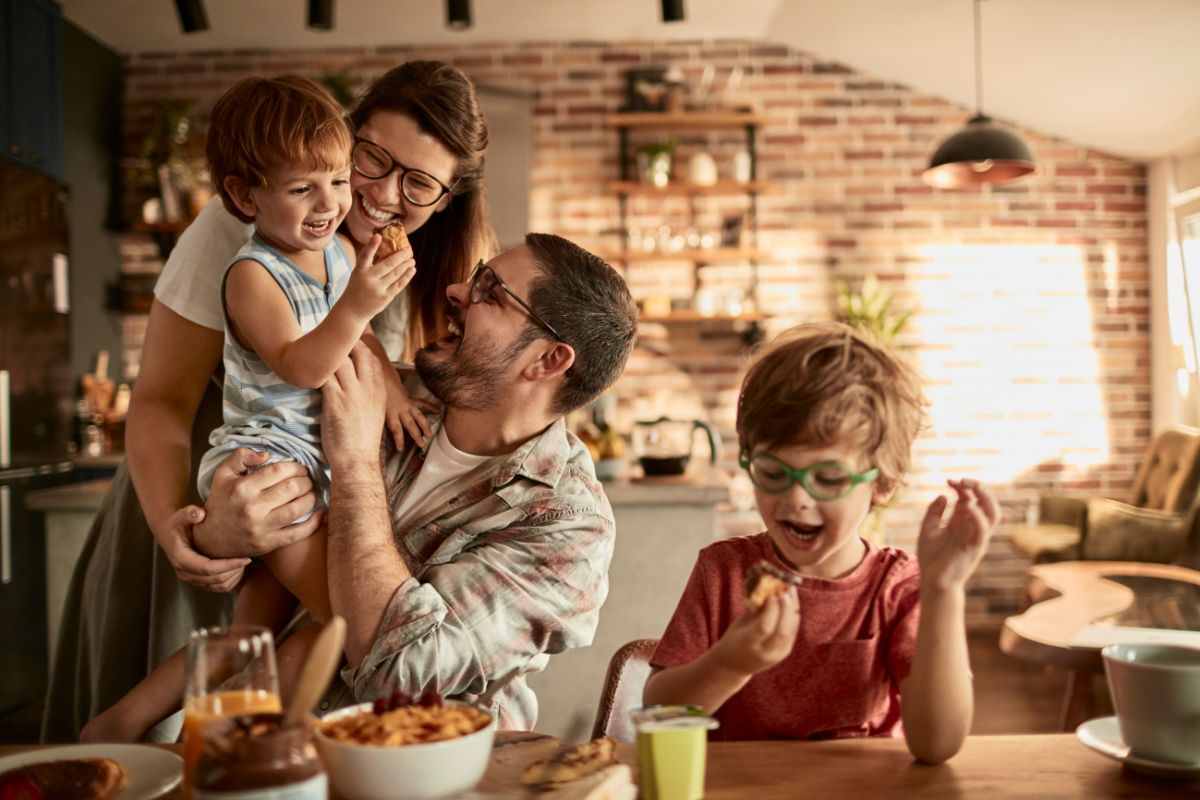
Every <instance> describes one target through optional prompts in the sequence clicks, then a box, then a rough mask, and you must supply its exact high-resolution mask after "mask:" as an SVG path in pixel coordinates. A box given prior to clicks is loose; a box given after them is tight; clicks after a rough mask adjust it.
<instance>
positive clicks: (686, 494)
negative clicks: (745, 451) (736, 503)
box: [604, 470, 729, 508]
mask: <svg viewBox="0 0 1200 800" xmlns="http://www.w3.org/2000/svg"><path fill="white" fill-rule="evenodd" d="M604 493H605V494H606V495H608V502H610V503H612V505H613V507H614V508H616V507H618V506H657V505H675V506H712V505H716V504H718V503H723V502H724V501H726V500H728V499H729V478H727V477H726V476H725V475H724V474H723V473H720V472H717V471H715V470H704V471H699V472H697V473H694V474H688V475H681V476H678V477H664V478H634V479H632V480H629V479H623V480H616V481H606V482H605V483H604Z"/></svg>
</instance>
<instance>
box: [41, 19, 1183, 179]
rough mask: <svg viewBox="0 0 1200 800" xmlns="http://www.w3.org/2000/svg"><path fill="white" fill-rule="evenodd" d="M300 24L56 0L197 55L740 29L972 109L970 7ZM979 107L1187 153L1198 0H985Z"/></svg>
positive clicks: (99, 28) (164, 46)
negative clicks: (193, 20)
mask: <svg viewBox="0 0 1200 800" xmlns="http://www.w3.org/2000/svg"><path fill="white" fill-rule="evenodd" d="M335 2H336V19H335V22H336V30H334V31H331V32H315V31H309V30H307V29H306V28H305V26H304V21H305V20H304V16H305V8H306V3H305V2H304V0H206V2H205V5H206V8H207V9H208V17H209V22H210V24H211V30H209V31H206V32H202V33H196V34H190V35H184V34H182V33H181V32H180V30H179V24H178V21H177V19H176V17H175V4H174V3H173V2H172V0H60V3H61V5H62V7H63V10H64V12H65V13H66V15H67V17H68V18H69V19H70V20H71V21H72V22H74V23H75V24H77V25H79V26H80V27H81V28H83V29H85V30H87V31H89V32H90V33H92V34H93V35H94V36H95V37H96V38H98V39H100V40H101V41H103V42H105V43H107V44H108V45H109V46H110V47H113V48H114V49H116V50H118V51H120V52H122V53H130V52H137V51H140V50H207V49H227V48H238V47H271V48H275V47H288V48H293V47H331V46H345V45H377V44H391V45H397V44H437V43H458V44H464V43H472V44H478V45H480V46H486V44H487V43H488V42H496V41H525V40H538V41H551V40H578V39H602V40H619V41H629V40H638V39H674V38H684V39H701V38H705V39H707V38H752V39H764V40H768V41H773V42H780V43H783V44H788V45H791V46H793V47H796V48H798V49H801V50H805V51H807V52H810V53H813V54H815V55H818V56H821V57H822V58H827V59H829V60H833V61H840V62H842V63H844V64H846V65H848V66H850V67H853V68H854V69H856V70H858V71H861V72H864V73H868V74H871V75H875V76H878V77H881V78H885V79H887V80H890V81H896V82H899V83H904V84H908V85H909V86H911V87H913V88H914V89H917V90H919V91H923V92H927V93H929V94H933V95H938V96H941V97H945V98H948V99H950V100H954V101H956V102H959V103H963V104H964V105H973V103H974V99H973V96H974V78H973V69H972V60H971V59H972V55H971V48H972V41H973V36H972V29H971V25H972V7H971V2H970V0H685V5H686V7H687V16H688V18H687V21H686V22H683V23H674V24H663V23H662V22H660V21H659V17H658V13H659V12H658V8H659V3H658V0H473V6H474V15H475V25H474V27H473V28H472V29H470V30H468V31H464V32H456V31H450V30H447V29H446V28H445V25H444V22H445V16H444V15H445V6H444V2H443V0H335ZM983 21H984V25H983V51H984V103H985V110H986V111H988V112H989V113H990V114H992V115H993V116H996V117H1000V118H1003V119H1008V120H1012V121H1015V122H1018V123H1020V124H1023V125H1026V126H1029V127H1031V128H1033V129H1036V130H1038V131H1041V132H1043V133H1046V134H1050V135H1056V136H1062V137H1064V138H1067V139H1069V140H1071V141H1074V142H1078V143H1081V144H1085V145H1088V146H1090V147H1093V148H1096V149H1100V150H1105V151H1109V152H1112V153H1116V154H1119V155H1124V156H1127V157H1133V158H1154V157H1158V156H1163V155H1168V154H1176V153H1181V152H1187V151H1191V150H1194V149H1197V148H1200V41H1198V39H1200V0H986V2H984V4H983Z"/></svg>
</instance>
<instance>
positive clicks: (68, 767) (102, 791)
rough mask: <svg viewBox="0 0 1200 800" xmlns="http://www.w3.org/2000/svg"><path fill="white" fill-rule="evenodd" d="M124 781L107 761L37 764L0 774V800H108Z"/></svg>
mask: <svg viewBox="0 0 1200 800" xmlns="http://www.w3.org/2000/svg"><path fill="white" fill-rule="evenodd" d="M125 779H126V776H125V769H124V768H123V767H122V766H121V765H120V764H118V763H117V762H116V761H113V760H112V759H111V758H71V759H59V760H57V761H41V762H39V763H37V764H29V765H27V766H24V767H19V768H17V769H13V770H9V771H8V772H5V773H4V774H3V775H0V797H5V798H8V797H12V798H16V800H25V799H26V798H28V800H35V799H36V800H109V798H112V797H115V796H116V795H117V793H118V792H120V791H121V788H122V787H123V786H124V785H125Z"/></svg>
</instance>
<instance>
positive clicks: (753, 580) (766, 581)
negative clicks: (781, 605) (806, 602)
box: [746, 561, 800, 609]
mask: <svg viewBox="0 0 1200 800" xmlns="http://www.w3.org/2000/svg"><path fill="white" fill-rule="evenodd" d="M799 584H800V578H799V577H797V576H795V575H792V574H791V573H789V572H787V571H786V570H782V569H780V568H779V567H777V566H775V565H774V564H772V563H770V562H768V561H759V562H758V563H757V564H755V565H754V566H752V567H751V568H750V572H749V573H748V574H747V576H746V602H747V603H748V604H749V606H750V607H751V608H754V609H758V608H762V604H763V603H765V602H767V600H768V599H769V598H771V597H774V596H776V595H780V594H783V593H784V592H786V591H787V590H788V587H790V586H798V585H799Z"/></svg>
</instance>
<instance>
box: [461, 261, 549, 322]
mask: <svg viewBox="0 0 1200 800" xmlns="http://www.w3.org/2000/svg"><path fill="white" fill-rule="evenodd" d="M468 286H469V287H470V292H469V295H468V296H469V297H470V300H471V303H472V304H474V303H480V302H483V301H484V300H487V299H493V300H495V299H498V298H497V297H496V289H503V290H504V291H505V293H506V294H508V296H509V297H511V298H512V299H513V300H515V301H516V302H517V305H519V306H520V307H521V308H523V309H525V313H526V314H528V315H529V318H530V319H532V320H533V321H534V322H536V323H537V324H538V325H541V326H542V327H543V328H545V329H546V330H548V331H550V333H552V334H554V338H555V339H558V340H559V341H560V342H566V341H567V340H566V339H564V338H563V337H562V336H561V335H560V334H559V332H558V331H556V330H554V326H553V325H551V324H550V323H549V322H546V320H544V319H542V318H541V317H540V316H538V313H537V312H536V311H534V310H533V308H531V307H530V305H529V304H528V303H526V302H525V301H524V300H522V299H521V298H520V297H518V296H517V293H516V292H514V291H513V290H512V289H510V288H508V284H506V283H505V282H504V281H502V280H501V279H500V276H499V275H497V274H496V271H495V270H494V269H492V268H491V267H489V266H488V265H487V264H485V263H484V262H483V261H480V262H479V263H478V264H477V265H476V266H475V269H474V271H472V272H471V277H470V278H469V279H468Z"/></svg>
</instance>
